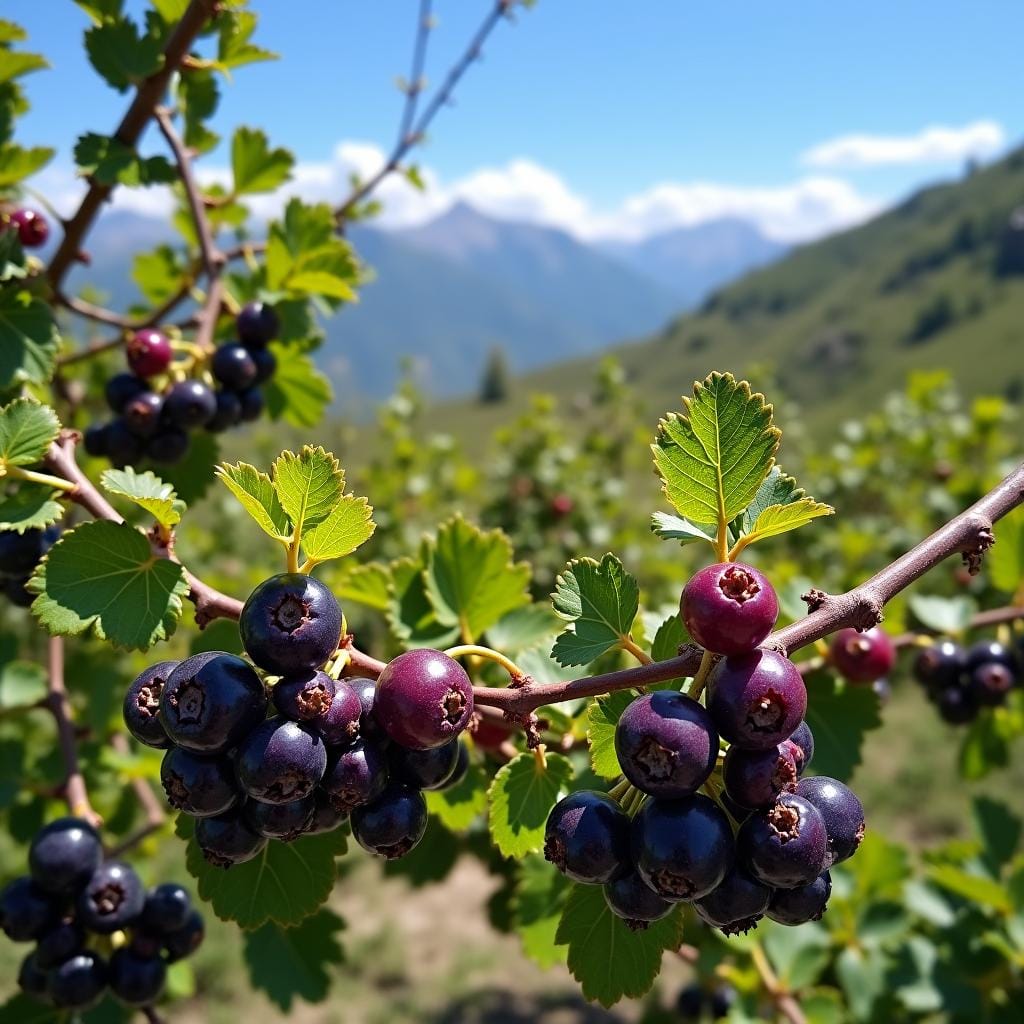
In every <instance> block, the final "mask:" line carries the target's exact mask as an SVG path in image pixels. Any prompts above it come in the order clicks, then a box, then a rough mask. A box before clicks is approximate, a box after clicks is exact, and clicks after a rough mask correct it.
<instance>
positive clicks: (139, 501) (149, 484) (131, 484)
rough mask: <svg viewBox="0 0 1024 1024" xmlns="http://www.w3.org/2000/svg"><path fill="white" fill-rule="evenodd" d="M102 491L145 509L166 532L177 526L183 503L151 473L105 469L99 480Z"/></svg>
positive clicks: (126, 469) (167, 486)
mask: <svg viewBox="0 0 1024 1024" xmlns="http://www.w3.org/2000/svg"><path fill="white" fill-rule="evenodd" d="M100 483H101V484H102V485H103V489H104V490H106V491H107V492H108V493H110V494H117V495H120V496H121V497H122V498H127V499H128V500H129V501H131V502H134V503H135V504H136V505H138V506H139V508H143V509H145V510H146V511H147V512H148V513H149V514H150V515H151V516H152V517H153V518H154V519H155V520H156V521H157V522H158V523H159V524H160V525H161V526H166V527H167V528H170V527H172V526H177V525H178V523H180V522H181V517H182V514H183V513H184V512H185V502H183V501H180V500H179V499H178V496H177V495H176V494H175V493H174V488H173V487H172V486H171V485H170V484H165V483H164V482H163V480H161V479H160V478H159V477H158V476H157V475H156V474H155V473H153V472H151V471H150V470H148V469H147V470H146V472H144V473H139V472H137V471H136V470H135V469H133V468H132V467H131V466H126V467H125V468H124V469H105V470H104V471H103V473H102V474H101V476H100Z"/></svg>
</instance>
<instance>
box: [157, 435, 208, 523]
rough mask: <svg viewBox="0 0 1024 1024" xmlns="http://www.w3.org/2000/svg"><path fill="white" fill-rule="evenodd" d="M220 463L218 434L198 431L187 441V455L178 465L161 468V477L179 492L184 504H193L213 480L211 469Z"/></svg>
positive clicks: (204, 492)
mask: <svg viewBox="0 0 1024 1024" xmlns="http://www.w3.org/2000/svg"><path fill="white" fill-rule="evenodd" d="M219 461H220V445H219V443H218V439H217V435H216V434H211V433H209V432H208V431H205V430H198V431H196V432H195V433H194V434H192V436H191V437H190V438H189V445H188V452H186V454H185V458H183V459H182V460H181V462H176V463H175V464H174V465H173V466H161V467H160V474H161V476H162V477H163V478H164V480H166V481H167V482H168V483H169V484H170V485H171V486H172V487H173V488H174V489H175V491H177V492H178V497H179V498H181V500H182V501H183V502H185V504H186V505H194V504H195V503H196V502H197V501H199V499H200V498H202V497H203V496H204V495H205V494H206V492H207V491H208V490H209V489H210V485H211V484H212V483H213V481H214V480H215V479H216V478H215V476H214V467H216V465H217V463H218V462H219Z"/></svg>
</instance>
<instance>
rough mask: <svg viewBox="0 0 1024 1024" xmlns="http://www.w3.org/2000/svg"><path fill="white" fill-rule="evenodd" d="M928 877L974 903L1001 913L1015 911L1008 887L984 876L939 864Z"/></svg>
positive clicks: (929, 872) (930, 869)
mask: <svg viewBox="0 0 1024 1024" xmlns="http://www.w3.org/2000/svg"><path fill="white" fill-rule="evenodd" d="M928 877H929V878H930V879H931V880H932V881H933V882H934V883H935V884H936V885H941V886H942V888H943V889H947V890H948V891H949V892H952V893H956V895H957V896H962V897H963V898H964V899H966V900H970V901H971V902H972V903H977V904H980V905H981V906H983V907H991V908H992V909H993V910H998V911H1000V912H1001V913H1009V912H1010V911H1011V910H1012V909H1013V905H1012V901H1011V899H1010V894H1009V892H1007V890H1006V887H1005V886H1003V885H1000V884H999V883H998V882H994V881H993V880H992V879H991V878H986V877H984V876H983V875H976V874H970V873H968V872H967V871H963V870H961V869H960V868H957V867H954V866H953V865H952V864H938V865H934V866H933V867H931V868H929V869H928Z"/></svg>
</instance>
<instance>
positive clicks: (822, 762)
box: [806, 672, 882, 781]
mask: <svg viewBox="0 0 1024 1024" xmlns="http://www.w3.org/2000/svg"><path fill="white" fill-rule="evenodd" d="M806 718H807V724H808V725H809V726H810V727H811V732H813V733H814V770H815V772H817V773H818V774H819V775H831V776H832V778H835V779H839V780H840V781H846V780H847V779H849V778H850V776H851V775H852V774H853V770H854V768H856V767H857V765H859V764H860V761H861V749H862V747H863V745H864V739H865V737H866V735H867V733H869V732H870V731H871V730H872V729H877V728H878V726H880V725H881V724H882V719H881V715H880V714H879V706H878V696H877V695H876V694H875V692H874V691H873V690H872V689H871V688H870V687H866V686H849V685H847V684H846V683H844V682H843V681H841V680H839V679H837V678H835V677H834V676H832V675H830V674H828V673H824V672H822V673H815V674H814V675H813V676H812V677H811V678H809V679H807V716H806Z"/></svg>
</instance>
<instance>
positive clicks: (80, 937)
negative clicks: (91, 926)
mask: <svg viewBox="0 0 1024 1024" xmlns="http://www.w3.org/2000/svg"><path fill="white" fill-rule="evenodd" d="M84 945H85V931H84V930H83V929H82V927H81V926H80V925H79V924H77V923H76V922H75V921H70V920H68V921H61V922H60V924H57V925H54V927H53V928H51V929H50V930H49V931H46V932H43V934H42V935H40V936H39V938H38V939H37V940H36V952H35V956H36V964H37V965H38V966H39V967H40V968H41V969H43V970H48V969H49V968H51V967H56V966H57V964H62V963H64V961H65V960H67V958H68V957H69V956H74V955H75V953H78V952H79V951H80V950H81V949H82V947H83V946H84Z"/></svg>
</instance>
